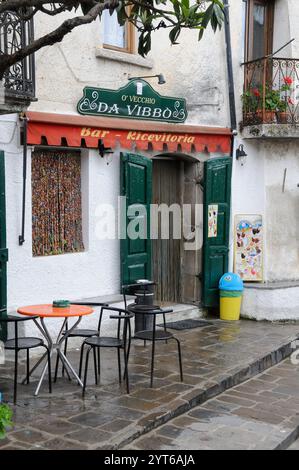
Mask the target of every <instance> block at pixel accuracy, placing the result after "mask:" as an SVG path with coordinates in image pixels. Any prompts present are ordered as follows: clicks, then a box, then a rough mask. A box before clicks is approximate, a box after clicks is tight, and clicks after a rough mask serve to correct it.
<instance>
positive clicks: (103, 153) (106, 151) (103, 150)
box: [98, 140, 113, 165]
mask: <svg viewBox="0 0 299 470" xmlns="http://www.w3.org/2000/svg"><path fill="white" fill-rule="evenodd" d="M98 150H99V154H100V157H102V158H104V157H105V158H106V160H107V162H106V163H107V165H109V163H110V161H111V159H109V155H110V154H112V153H113V150H112V148H111V147H105V145H104V144H103V142H102V141H101V140H99V143H98Z"/></svg>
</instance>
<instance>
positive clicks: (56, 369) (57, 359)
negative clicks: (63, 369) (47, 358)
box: [54, 353, 59, 383]
mask: <svg viewBox="0 0 299 470" xmlns="http://www.w3.org/2000/svg"><path fill="white" fill-rule="evenodd" d="M58 366H59V355H58V353H57V357H56V364H55V373H54V383H56V381H57V375H58Z"/></svg>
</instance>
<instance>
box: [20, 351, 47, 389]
mask: <svg viewBox="0 0 299 470" xmlns="http://www.w3.org/2000/svg"><path fill="white" fill-rule="evenodd" d="M47 354H48V353H46V352H45V354H43V355H42V357H41V358H40V359H39V360H38V361H37V363H36V364H35V365H34V366H33V367H32V369H30V371H29V377H30V376H31V375H32V374H33V372H34V371H35V369H36V368H37V367H38V366H39V365H40V363H41V362H42V361H43V360H44V359H45V357H46V356H47ZM26 381H27V376H26V377H25V378H24V379H23V380H22V382H21V383H22V384H23V385H24V384H25V383H26Z"/></svg>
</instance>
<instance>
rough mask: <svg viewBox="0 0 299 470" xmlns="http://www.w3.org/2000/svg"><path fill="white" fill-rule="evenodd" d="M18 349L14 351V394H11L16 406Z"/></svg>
mask: <svg viewBox="0 0 299 470" xmlns="http://www.w3.org/2000/svg"><path fill="white" fill-rule="evenodd" d="M18 354H19V351H18V349H15V374H14V392H13V402H14V404H15V405H16V403H17V387H18Z"/></svg>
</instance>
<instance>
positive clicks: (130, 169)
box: [120, 153, 152, 284]
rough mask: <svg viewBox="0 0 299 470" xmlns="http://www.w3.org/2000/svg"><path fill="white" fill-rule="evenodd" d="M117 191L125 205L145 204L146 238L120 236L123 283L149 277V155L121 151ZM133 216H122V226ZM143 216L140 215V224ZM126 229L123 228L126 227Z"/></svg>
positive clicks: (127, 206) (136, 205)
mask: <svg viewBox="0 0 299 470" xmlns="http://www.w3.org/2000/svg"><path fill="white" fill-rule="evenodd" d="M120 164H121V167H120V178H121V182H120V188H121V195H122V196H125V197H126V209H128V208H130V207H131V206H132V205H134V208H136V210H138V204H140V205H142V206H143V207H145V208H146V214H147V217H146V218H147V223H146V225H144V227H146V229H147V239H141V238H137V239H136V240H132V239H129V238H128V236H127V235H126V237H125V238H123V239H121V243H120V258H121V283H122V284H127V283H130V282H134V281H136V280H137V279H151V273H152V269H151V240H150V204H151V199H152V162H151V160H150V159H149V158H146V157H143V156H141V155H136V154H131V153H130V154H128V153H122V154H121V159H120ZM133 219H134V216H131V217H130V216H128V215H127V212H126V216H125V218H124V222H122V223H125V225H126V228H127V227H128V225H129V224H130V222H131V221H132V220H133ZM143 222H144V217H142V216H141V217H140V223H141V225H142V224H143ZM126 233H127V231H126Z"/></svg>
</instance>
